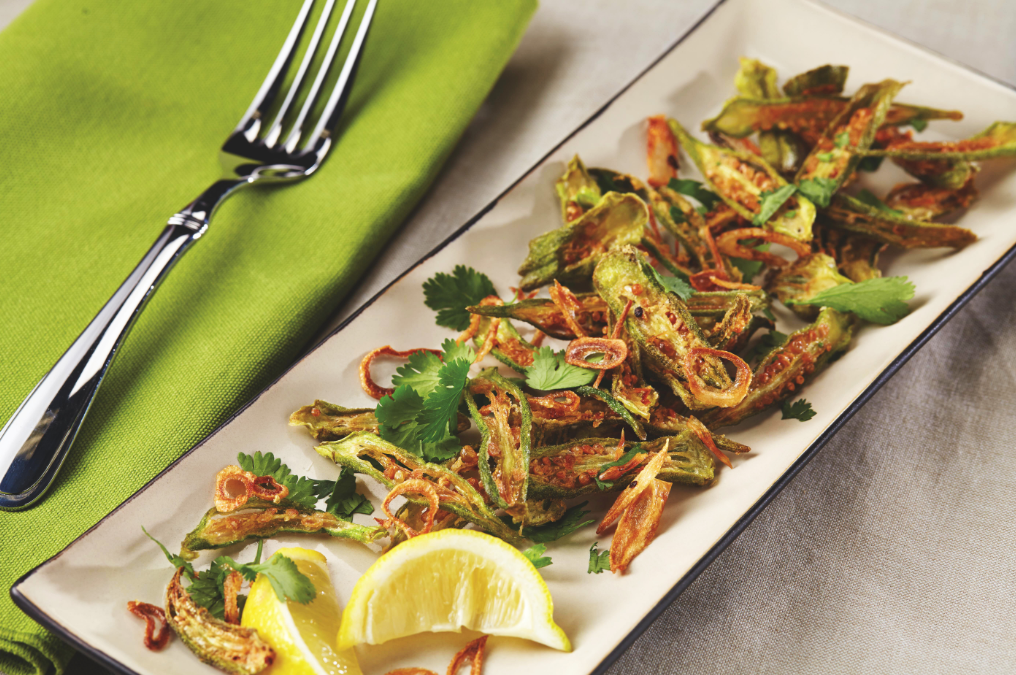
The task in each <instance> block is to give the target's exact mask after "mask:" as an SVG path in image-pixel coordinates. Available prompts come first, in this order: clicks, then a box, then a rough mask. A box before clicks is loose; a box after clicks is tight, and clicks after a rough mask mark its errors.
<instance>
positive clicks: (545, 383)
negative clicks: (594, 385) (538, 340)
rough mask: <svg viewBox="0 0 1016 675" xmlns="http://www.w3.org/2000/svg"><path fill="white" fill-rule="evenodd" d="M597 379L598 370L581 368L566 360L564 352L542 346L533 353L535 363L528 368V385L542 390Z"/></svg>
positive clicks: (569, 387) (567, 386)
mask: <svg viewBox="0 0 1016 675" xmlns="http://www.w3.org/2000/svg"><path fill="white" fill-rule="evenodd" d="M595 379H596V371H595V370H592V369H589V368H579V367H578V366H573V365H571V364H570V363H566V362H565V360H564V352H557V353H555V352H554V350H553V349H551V348H550V347H540V348H539V349H537V350H536V352H534V353H533V365H531V366H529V367H528V368H526V385H528V386H529V387H532V388H533V389H539V390H540V391H552V390H554V389H571V388H573V387H581V386H582V385H585V384H589V383H590V382H592V381H593V380H595Z"/></svg>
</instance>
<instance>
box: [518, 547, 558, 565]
mask: <svg viewBox="0 0 1016 675" xmlns="http://www.w3.org/2000/svg"><path fill="white" fill-rule="evenodd" d="M546 552H547V545H546V544H537V545H536V546H531V547H529V548H527V549H526V550H525V551H523V552H522V555H524V556H526V560H528V561H529V562H531V563H533V567H535V568H536V569H540V568H541V567H546V566H547V565H553V564H554V561H553V560H551V559H550V556H545V555H543V554H544V553H546Z"/></svg>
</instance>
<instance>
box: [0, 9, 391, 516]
mask: <svg viewBox="0 0 1016 675" xmlns="http://www.w3.org/2000/svg"><path fill="white" fill-rule="evenodd" d="M314 2H315V0H304V3H303V5H302V7H301V8H300V13H299V15H298V16H297V17H296V22H295V23H294V24H293V28H292V29H291V30H290V31H289V35H288V36H287V37H286V42H285V43H284V44H283V46H282V50H281V51H280V52H279V55H278V57H277V58H276V59H275V63H274V64H272V68H271V70H270V71H269V72H268V77H267V78H265V81H264V83H263V84H262V85H261V88H260V89H259V90H258V93H257V95H256V96H255V97H254V101H253V102H252V103H251V105H250V107H249V108H248V109H247V112H246V113H245V114H244V116H243V118H242V119H241V120H240V123H239V124H237V125H236V129H234V130H233V133H231V134H230V135H229V138H227V139H226V142H225V143H224V144H223V146H222V150H221V152H220V153H219V156H220V160H221V162H222V168H223V177H222V178H220V179H219V180H217V181H216V182H215V183H213V184H212V185H211V186H210V187H209V188H208V189H207V190H205V191H204V192H202V193H201V195H200V196H199V197H198V198H197V199H195V200H194V201H193V202H191V203H190V204H188V205H187V206H186V207H184V208H183V209H182V210H181V211H180V212H179V213H177V214H175V215H174V216H173V217H172V218H170V219H169V223H168V224H167V225H166V229H164V230H163V231H162V234H161V235H160V236H159V238H158V239H157V240H156V241H155V244H153V245H152V248H151V249H149V251H148V253H147V254H145V257H144V258H142V260H141V262H140V263H138V266H137V267H135V268H134V271H133V272H131V274H130V276H129V277H127V280H126V281H124V282H123V284H122V285H121V286H120V288H119V289H117V291H116V293H114V294H113V297H112V298H110V299H109V301H108V302H107V303H106V304H105V306H103V308H102V309H101V310H100V311H99V313H98V315H97V316H96V317H95V318H94V319H93V320H92V322H91V323H89V324H88V327H87V328H85V330H84V332H82V333H81V335H80V336H78V339H77V340H75V341H74V344H72V345H71V346H70V348H69V349H68V350H67V351H66V352H65V353H64V355H63V356H62V357H60V360H59V361H57V362H56V365H54V366H53V368H52V369H51V370H50V371H49V372H48V373H46V375H45V376H44V377H43V378H42V380H40V381H39V383H38V384H37V385H35V389H33V390H32V393H31V394H29V395H28V398H26V399H25V400H24V401H23V402H22V403H21V405H20V406H19V407H18V409H17V411H16V412H15V413H14V416H13V417H11V419H10V420H8V422H7V424H6V425H4V428H3V430H0V509H3V510H17V509H24V508H27V507H29V506H31V505H32V504H34V503H35V502H37V501H38V500H39V499H40V498H41V497H42V496H43V494H44V493H45V491H46V489H47V488H48V487H49V486H50V484H51V483H52V482H53V479H54V478H55V477H56V474H57V472H58V471H59V470H60V466H61V465H62V464H63V461H64V459H65V458H66V457H67V451H68V450H69V449H70V447H71V444H72V443H73V442H74V437H75V436H76V435H77V433H78V430H79V429H80V428H81V423H82V422H83V421H84V419H85V415H86V414H87V413H88V408H89V406H90V405H91V403H92V400H93V399H94V398H95V392H96V391H98V389H99V385H100V384H101V383H102V378H103V376H104V375H105V374H106V370H107V369H108V368H109V364H110V362H111V361H112V359H113V356H114V355H115V354H116V351H117V349H118V348H119V346H120V343H121V342H122V341H123V339H124V336H126V335H127V332H128V331H129V330H130V328H131V325H132V324H133V323H134V321H135V320H136V319H137V317H138V315H139V314H140V313H141V310H142V309H144V307H145V304H146V302H147V301H148V299H149V298H150V297H151V296H152V293H153V292H154V291H155V289H156V288H157V287H158V286H159V284H160V283H161V282H162V280H163V279H164V278H165V277H166V275H167V273H168V272H169V270H170V269H172V267H173V265H174V264H175V263H176V261H177V260H179V259H180V256H182V255H183V254H184V252H186V251H187V249H189V248H190V246H191V245H192V244H193V243H194V242H195V241H197V240H198V239H199V238H200V237H201V235H203V234H204V233H205V231H206V230H207V229H208V223H209V221H210V220H211V218H212V214H213V213H214V212H215V209H216V208H217V207H218V206H219V205H220V204H221V203H222V202H223V200H225V199H226V197H228V196H229V195H231V194H233V193H234V192H235V191H236V190H237V189H239V188H241V187H243V186H245V185H251V184H253V183H257V182H270V183H276V182H289V181H295V180H299V179H301V178H306V177H307V176H310V175H311V174H313V173H314V172H315V171H316V170H317V168H318V167H319V166H321V163H322V162H323V161H324V159H325V157H326V156H327V155H328V151H329V150H330V149H331V147H332V142H333V141H332V134H333V132H334V130H335V126H336V124H337V122H338V120H339V117H340V116H341V114H342V111H343V108H344V107H345V105H346V101H347V100H348V98H349V91H350V89H351V88H352V82H353V78H354V76H355V74H356V68H357V66H358V65H359V62H360V56H361V55H362V53H363V45H364V41H365V40H366V37H367V31H368V29H369V28H370V24H371V20H372V19H373V17H374V9H375V7H376V6H377V0H368V3H367V7H366V10H365V11H364V14H363V17H362V19H361V20H360V25H359V28H357V31H356V36H355V38H354V39H353V44H352V46H351V48H350V51H349V54H348V56H347V57H346V60H345V62H344V63H343V65H342V70H341V71H340V73H339V76H338V79H337V80H336V81H335V84H334V85H333V86H332V88H331V91H330V93H328V99H327V102H326V103H325V104H324V108H323V109H322V112H321V113H320V115H318V116H316V117H314V118H312V116H311V111H312V110H313V109H314V108H315V104H316V102H317V100H318V99H319V97H320V96H321V94H322V87H323V85H324V83H325V80H326V79H327V77H328V71H329V69H330V67H331V65H332V62H333V61H334V60H335V55H336V53H337V52H338V49H339V43H340V42H341V41H342V36H343V33H344V32H345V30H346V28H347V26H348V24H349V22H350V17H351V15H352V13H353V9H354V7H355V5H356V2H357V0H348V1H347V3H346V5H345V8H344V9H343V11H342V15H341V16H340V17H339V20H338V25H337V27H336V29H335V33H334V36H333V38H332V40H331V41H330V42H329V44H328V47H327V51H326V52H325V56H324V58H323V60H322V62H321V66H320V67H319V69H318V71H317V74H316V75H315V77H314V81H313V82H312V83H311V85H310V89H309V90H308V93H307V96H306V98H305V102H304V104H303V106H301V108H300V110H299V111H297V112H295V116H294V110H293V108H294V107H295V106H294V101H295V100H296V97H297V93H298V91H299V90H300V88H301V85H302V84H303V81H304V79H305V78H306V76H307V74H308V72H309V70H310V66H311V62H312V60H313V59H314V54H315V53H316V52H317V50H318V46H319V45H320V43H321V39H322V37H323V36H324V34H325V31H326V28H327V26H328V23H329V17H330V16H331V14H332V10H333V9H334V6H335V0H325V6H324V8H323V9H322V13H321V16H320V18H319V20H318V22H317V25H316V26H315V28H314V32H313V34H312V35H311V37H310V42H309V43H308V47H307V50H306V52H305V54H304V57H303V59H302V60H301V62H300V66H299V67H298V69H297V71H296V75H295V77H294V79H293V82H292V85H291V86H290V87H289V88H288V90H287V92H286V95H285V98H284V99H283V102H282V104H281V106H279V109H278V112H277V113H276V114H275V116H274V118H273V119H272V122H271V124H270V125H268V126H266V125H265V120H267V118H268V115H269V112H270V109H271V107H272V105H273V104H274V102H275V101H276V100H277V98H278V96H279V94H280V93H281V90H282V87H283V82H284V80H285V78H286V74H287V72H288V70H289V68H290V66H291V64H292V62H293V61H294V57H295V54H296V51H297V46H298V44H299V42H300V38H301V36H302V35H303V32H304V28H305V27H306V26H307V24H308V20H309V17H310V12H311V9H312V7H313V5H314ZM287 125H288V126H289V128H290V129H291V131H290V132H289V133H288V134H287V135H286V137H285V139H284V140H283V138H282V132H283V130H284V129H285V128H286V127H287Z"/></svg>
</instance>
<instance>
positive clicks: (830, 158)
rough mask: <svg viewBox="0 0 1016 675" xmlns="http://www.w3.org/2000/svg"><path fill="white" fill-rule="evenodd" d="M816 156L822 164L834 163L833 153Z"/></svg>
mask: <svg viewBox="0 0 1016 675" xmlns="http://www.w3.org/2000/svg"><path fill="white" fill-rule="evenodd" d="M815 156H816V157H818V161H820V162H831V161H833V153H831V152H820V153H819V154H817V155H815Z"/></svg>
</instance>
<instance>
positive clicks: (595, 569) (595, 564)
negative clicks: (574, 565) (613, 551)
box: [587, 541, 610, 574]
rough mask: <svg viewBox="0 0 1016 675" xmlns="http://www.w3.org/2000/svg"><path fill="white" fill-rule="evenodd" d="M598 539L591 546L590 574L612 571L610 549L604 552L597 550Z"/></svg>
mask: <svg viewBox="0 0 1016 675" xmlns="http://www.w3.org/2000/svg"><path fill="white" fill-rule="evenodd" d="M598 544H599V542H598V541H594V542H593V545H592V546H590V547H589V569H588V571H587V572H588V573H589V574H599V573H600V572H604V571H606V572H609V571H610V549H609V548H608V549H607V550H606V551H603V552H602V553H601V552H600V551H597V550H596V547H597V545H598Z"/></svg>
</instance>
